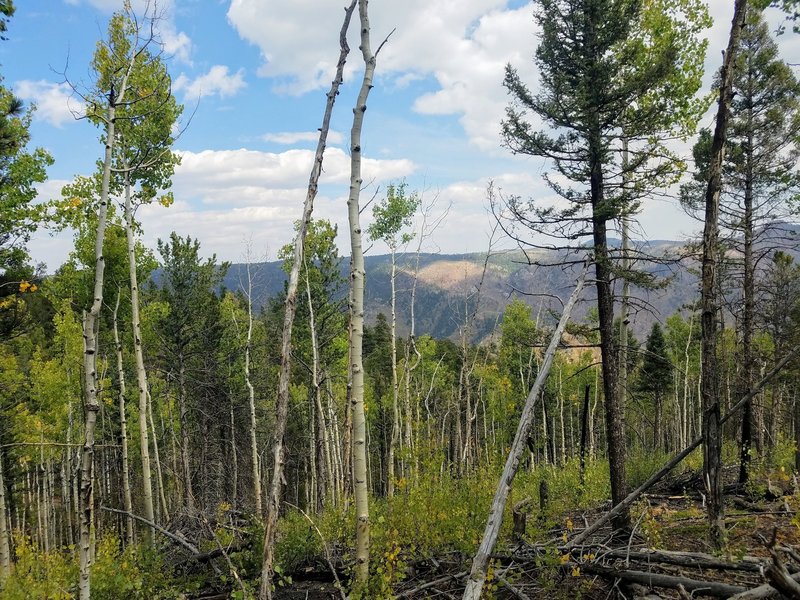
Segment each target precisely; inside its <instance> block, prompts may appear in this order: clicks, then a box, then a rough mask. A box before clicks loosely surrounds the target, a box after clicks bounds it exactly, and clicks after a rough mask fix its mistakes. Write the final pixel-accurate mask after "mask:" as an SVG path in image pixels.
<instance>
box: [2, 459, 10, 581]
mask: <svg viewBox="0 0 800 600" xmlns="http://www.w3.org/2000/svg"><path fill="white" fill-rule="evenodd" d="M8 529H9V528H8V521H7V520H6V483H5V479H4V478H3V452H2V450H0V589H2V588H3V581H4V580H5V579H6V578H7V577H8V576H9V575H10V574H11V544H10V543H9V532H8Z"/></svg>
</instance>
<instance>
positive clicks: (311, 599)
mask: <svg viewBox="0 0 800 600" xmlns="http://www.w3.org/2000/svg"><path fill="white" fill-rule="evenodd" d="M735 475H736V472H735V470H734V469H730V470H728V471H727V472H726V487H725V489H726V495H725V503H726V517H725V518H726V527H727V546H726V550H725V552H723V553H713V552H711V550H710V548H709V545H708V542H707V535H706V534H707V531H708V526H707V523H706V517H705V512H704V497H703V488H702V483H701V480H700V477H699V474H698V473H696V472H685V473H682V474H679V475H676V476H673V477H671V478H669V479H667V480H665V481H663V482H662V483H661V484H659V485H658V486H657V487H656V488H655V489H653V490H651V493H650V494H647V495H645V496H643V497H642V498H641V499H640V500H639V501H638V502H637V504H635V505H634V507H633V509H632V510H631V517H632V523H633V527H632V530H631V531H630V532H628V533H627V534H626V535H624V536H619V535H617V536H614V535H612V531H611V530H610V528H609V527H606V528H604V529H601V530H599V531H598V532H597V533H596V534H595V535H594V536H593V538H592V539H591V540H590V541H588V542H587V543H586V544H585V545H582V546H581V547H579V548H575V549H572V550H571V551H566V550H564V548H563V544H564V542H566V540H568V539H569V538H570V537H572V536H574V535H575V534H577V533H579V532H580V530H581V529H582V528H583V527H585V526H586V525H588V524H589V523H592V522H593V521H594V520H595V519H596V518H597V517H598V516H599V515H601V514H602V513H603V512H604V511H607V510H608V509H609V508H610V503H606V504H603V505H600V506H595V507H592V508H591V509H587V510H581V511H569V512H565V513H562V514H560V515H558V517H555V518H553V517H551V518H550V519H549V520H548V521H546V522H544V521H541V520H539V519H537V518H536V517H535V516H534V515H531V516H530V517H529V519H528V524H527V532H526V535H525V536H523V537H522V539H517V540H515V541H513V542H508V543H506V544H504V545H503V546H502V547H501V548H498V550H497V552H496V554H495V556H494V560H493V561H492V565H491V570H490V573H489V575H488V578H487V583H486V586H485V588H484V597H486V598H497V599H501V598H515V599H517V600H526V599H531V600H532V599H535V598H550V599H556V598H564V599H568V598H583V599H587V600H594V599H597V600H601V599H608V598H629V599H632V598H637V599H647V600H657V599H659V598H665V599H666V598H702V597H729V596H731V595H733V594H736V593H740V592H743V591H745V590H750V589H752V588H757V587H758V586H761V585H763V584H764V583H765V581H766V580H765V575H764V568H765V567H766V566H767V565H769V564H771V563H772V559H771V556H770V550H769V547H770V546H772V547H773V548H774V550H775V552H776V555H777V556H779V559H780V561H781V563H782V565H783V567H784V568H785V569H786V572H787V573H790V574H793V573H798V572H800V518H799V517H798V513H797V510H798V508H800V507H798V506H797V499H798V495H797V493H796V490H794V489H793V488H794V486H793V482H792V481H790V479H789V477H780V476H778V477H777V479H780V480H779V481H771V480H769V479H767V480H766V481H765V482H761V483H760V484H758V485H753V484H751V485H749V486H747V487H746V488H740V487H738V486H737V485H736V484H735ZM795 485H796V484H795ZM470 561H471V557H469V556H466V555H463V554H461V553H451V554H448V555H445V556H437V557H428V558H426V559H422V560H416V561H411V560H409V561H408V563H407V564H406V565H405V573H404V575H403V576H402V577H401V579H402V581H400V582H399V583H397V584H395V585H394V587H393V591H392V593H393V594H394V595H395V597H397V598H420V599H422V598H442V599H453V598H460V597H461V595H462V593H463V588H464V580H465V577H466V573H467V572H468V571H469V567H470ZM321 580H322V581H321ZM386 597H391V596H390V595H388V594H387V596H386ZM754 597H780V596H754ZM276 598H277V599H278V600H295V599H298V600H299V599H308V600H315V599H316V600H322V599H332V598H342V595H341V593H340V592H339V591H338V589H337V588H336V586H335V585H334V583H333V581H332V577H330V574H329V573H326V572H325V569H324V567H322V566H321V565H320V566H317V567H315V568H313V569H312V568H310V567H309V568H308V569H306V570H305V572H297V573H294V574H293V580H292V583H291V584H290V585H288V586H286V587H281V588H278V590H277V591H276Z"/></svg>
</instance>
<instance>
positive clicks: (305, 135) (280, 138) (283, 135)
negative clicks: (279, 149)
mask: <svg viewBox="0 0 800 600" xmlns="http://www.w3.org/2000/svg"><path fill="white" fill-rule="evenodd" d="M261 139H263V140H264V141H265V142H274V143H276V144H285V145H287V146H289V145H292V144H297V143H298V142H314V143H316V142H317V141H318V140H319V131H281V132H278V133H266V134H264V135H263V136H261ZM342 141H344V136H343V135H342V134H341V133H340V132H338V131H333V130H329V131H328V144H341V143H342Z"/></svg>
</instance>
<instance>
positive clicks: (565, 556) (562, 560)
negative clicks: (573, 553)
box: [561, 554, 569, 565]
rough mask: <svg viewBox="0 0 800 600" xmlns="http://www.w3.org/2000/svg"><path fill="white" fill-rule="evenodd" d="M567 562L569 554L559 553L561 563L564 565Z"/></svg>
mask: <svg viewBox="0 0 800 600" xmlns="http://www.w3.org/2000/svg"><path fill="white" fill-rule="evenodd" d="M568 562H569V554H562V555H561V564H562V565H565V564H567V563H568Z"/></svg>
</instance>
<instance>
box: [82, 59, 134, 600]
mask: <svg viewBox="0 0 800 600" xmlns="http://www.w3.org/2000/svg"><path fill="white" fill-rule="evenodd" d="M133 62H134V61H133V57H131V59H130V61H129V63H128V70H127V73H126V74H125V76H124V77H123V79H122V85H121V86H120V87H119V88H118V90H117V92H118V95H117V97H114V90H113V89H112V90H111V92H110V94H109V101H108V114H107V116H106V118H107V121H106V136H105V137H106V143H105V154H104V157H103V179H102V183H101V187H100V206H99V209H98V211H97V230H96V236H95V247H94V257H95V260H94V263H95V272H94V293H93V295H92V298H93V300H92V306H91V308H90V309H89V312H88V313H85V314H84V318H83V356H84V358H83V376H84V404H85V408H86V422H85V425H84V442H83V450H82V452H81V483H80V488H81V489H80V501H81V502H80V541H79V544H78V550H79V556H80V576H79V581H78V592H79V597H80V600H90V598H91V587H90V586H91V584H90V576H91V562H90V559H91V555H92V504H91V503H92V500H93V496H94V494H93V491H94V489H93V485H92V463H93V462H94V430H95V425H96V423H97V413H98V412H99V410H100V403H99V401H98V399H97V353H98V350H99V348H98V341H97V327H98V325H99V323H98V318H99V316H100V309H101V308H102V306H103V275H104V271H105V257H104V256H103V242H104V240H105V234H106V217H107V215H108V192H109V186H110V182H111V157H112V151H113V146H114V135H115V134H114V126H115V119H116V116H115V115H116V106H117V104H118V103H121V102H123V100H124V96H125V89H126V87H127V82H128V76H129V75H130V72H131V70H132V69H133Z"/></svg>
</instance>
